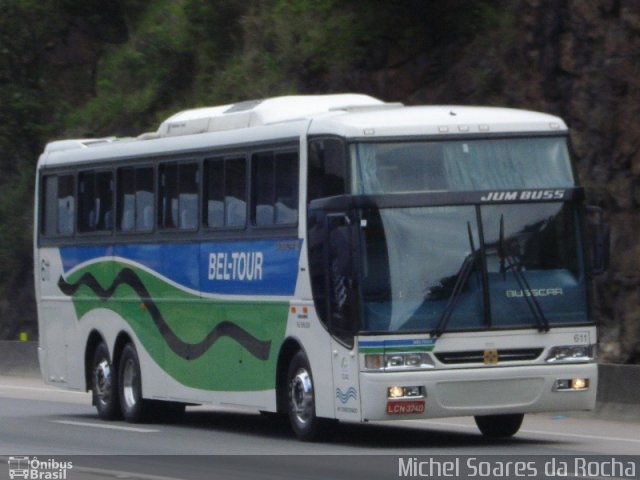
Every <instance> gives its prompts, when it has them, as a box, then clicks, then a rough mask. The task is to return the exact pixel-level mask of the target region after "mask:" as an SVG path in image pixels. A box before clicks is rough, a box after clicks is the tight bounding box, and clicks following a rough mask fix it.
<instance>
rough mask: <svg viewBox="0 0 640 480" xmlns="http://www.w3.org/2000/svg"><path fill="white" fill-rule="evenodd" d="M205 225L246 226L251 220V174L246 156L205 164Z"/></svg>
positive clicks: (209, 161)
mask: <svg viewBox="0 0 640 480" xmlns="http://www.w3.org/2000/svg"><path fill="white" fill-rule="evenodd" d="M205 176H206V187H205V194H206V200H205V203H204V209H203V212H204V214H203V217H204V218H203V220H204V224H205V225H206V226H207V227H210V228H222V227H244V225H245V224H246V219H247V201H246V196H247V188H246V185H247V180H246V179H247V173H246V160H245V158H244V157H239V158H227V159H216V160H208V161H207V162H206V163H205Z"/></svg>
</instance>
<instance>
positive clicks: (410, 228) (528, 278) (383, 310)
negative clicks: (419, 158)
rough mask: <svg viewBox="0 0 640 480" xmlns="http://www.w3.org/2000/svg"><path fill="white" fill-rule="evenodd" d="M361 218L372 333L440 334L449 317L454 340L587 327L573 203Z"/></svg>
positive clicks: (386, 212)
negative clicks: (460, 333) (456, 333)
mask: <svg viewBox="0 0 640 480" xmlns="http://www.w3.org/2000/svg"><path fill="white" fill-rule="evenodd" d="M361 215H362V219H363V225H366V226H365V227H364V228H363V229H362V232H363V233H362V239H361V242H362V258H361V264H362V267H363V268H362V271H361V281H360V285H361V289H362V292H361V293H362V307H363V309H362V310H363V316H364V318H363V323H364V325H363V330H364V331H375V332H380V331H385V332H392V331H428V332H433V331H435V330H436V329H437V328H439V325H440V322H441V321H442V318H443V316H444V315H445V312H446V311H447V309H449V310H451V311H450V312H449V313H448V316H450V318H449V320H448V321H447V326H446V330H447V331H451V330H468V329H485V328H489V327H495V328H518V327H520V328H522V327H532V328H533V327H540V326H541V324H548V325H550V326H556V325H561V324H569V323H574V324H575V323H584V322H585V321H586V319H587V312H586V285H585V276H584V272H583V268H582V257H581V248H580V244H579V241H578V235H577V232H578V231H577V222H576V211H575V207H574V206H573V204H572V203H561V202H558V203H528V204H503V205H490V206H479V207H477V206H473V205H469V206H447V207H412V208H380V209H376V208H371V209H364V210H362V214H361ZM485 269H486V270H485ZM456 284H459V285H458V286H456ZM456 290H460V291H459V292H456ZM531 297H533V299H532V298H531Z"/></svg>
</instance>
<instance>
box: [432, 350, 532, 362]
mask: <svg viewBox="0 0 640 480" xmlns="http://www.w3.org/2000/svg"><path fill="white" fill-rule="evenodd" d="M543 350H544V349H543V348H512V349H503V350H498V363H502V362H526V361H531V360H535V359H537V358H538V357H539V356H540V355H541V354H542V351H543ZM435 356H436V358H437V359H438V360H439V361H440V362H442V363H444V364H448V365H450V364H456V363H484V350H467V351H461V352H440V353H436V354H435Z"/></svg>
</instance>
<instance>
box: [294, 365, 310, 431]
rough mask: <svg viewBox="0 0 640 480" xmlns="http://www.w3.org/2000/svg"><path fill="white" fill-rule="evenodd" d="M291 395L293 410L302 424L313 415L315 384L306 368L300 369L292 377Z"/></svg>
mask: <svg viewBox="0 0 640 480" xmlns="http://www.w3.org/2000/svg"><path fill="white" fill-rule="evenodd" d="M289 397H290V401H291V408H292V411H293V413H294V415H295V417H296V419H297V421H298V422H299V423H301V424H305V423H307V422H308V421H309V420H310V419H311V418H312V417H313V384H312V383H311V376H310V375H309V372H307V371H306V370H305V369H300V370H298V372H297V373H296V375H295V376H294V377H293V378H292V379H291V384H290V392H289Z"/></svg>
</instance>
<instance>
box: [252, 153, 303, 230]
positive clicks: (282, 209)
mask: <svg viewBox="0 0 640 480" xmlns="http://www.w3.org/2000/svg"><path fill="white" fill-rule="evenodd" d="M251 173H252V175H251V177H252V191H253V204H252V210H251V218H252V220H253V223H254V225H258V226H265V225H295V224H296V223H297V221H298V154H297V153H296V152H276V153H274V152H266V153H257V154H254V155H253V157H252V172H251Z"/></svg>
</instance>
